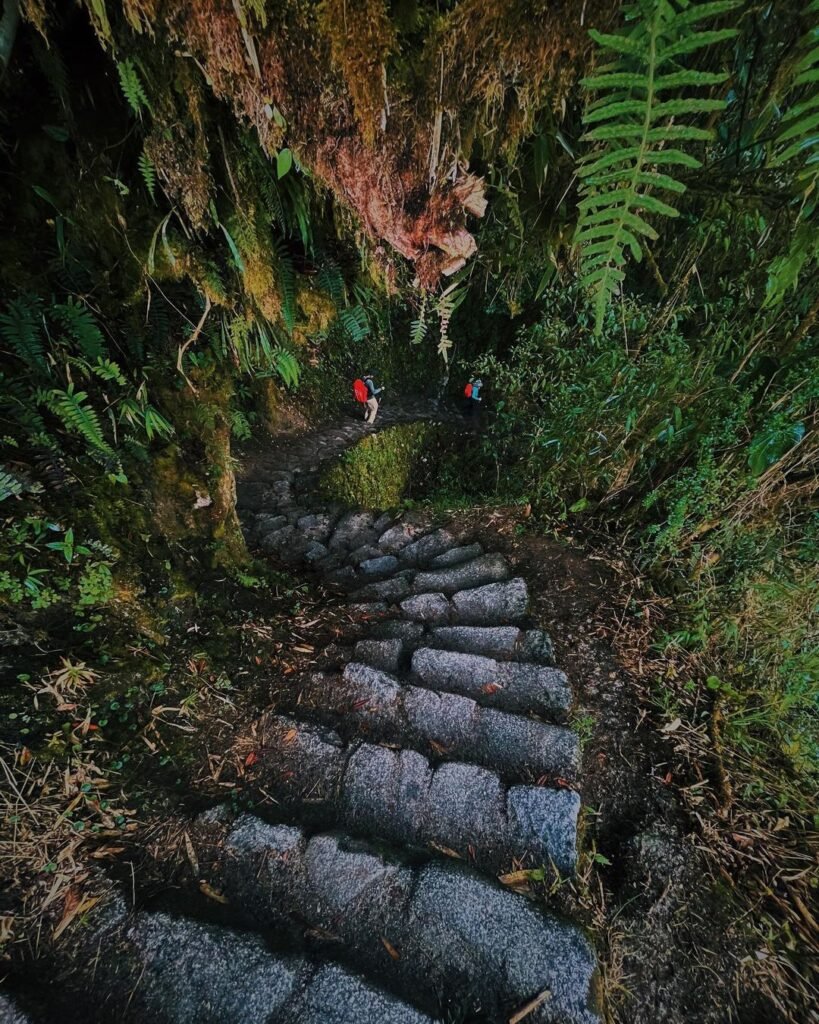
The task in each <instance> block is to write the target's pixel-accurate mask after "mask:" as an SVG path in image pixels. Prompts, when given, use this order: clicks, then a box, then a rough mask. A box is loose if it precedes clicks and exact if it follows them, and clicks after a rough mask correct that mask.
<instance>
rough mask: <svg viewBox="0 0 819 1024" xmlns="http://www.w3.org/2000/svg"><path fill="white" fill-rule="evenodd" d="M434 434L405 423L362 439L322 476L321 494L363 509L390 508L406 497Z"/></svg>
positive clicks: (422, 426) (424, 426)
mask: <svg viewBox="0 0 819 1024" xmlns="http://www.w3.org/2000/svg"><path fill="white" fill-rule="evenodd" d="M436 432H437V428H436V427H435V426H434V425H433V424H430V423H407V424H403V425H401V426H398V427H391V428H390V429H388V430H384V431H382V433H380V434H373V435H372V436H371V437H367V438H365V439H364V440H363V441H361V442H360V443H359V444H357V445H356V446H355V448H352V449H350V451H348V452H345V454H344V455H343V456H342V458H341V460H340V461H339V462H338V463H337V464H336V465H335V466H333V467H332V468H331V469H329V470H328V471H327V472H326V473H325V474H324V475H323V477H322V479H321V482H320V485H319V486H320V490H321V493H322V494H323V495H324V496H325V497H328V498H331V499H335V500H339V501H344V502H347V503H349V504H351V505H361V506H363V507H364V508H379V509H381V508H394V507H395V506H396V505H398V504H400V502H401V501H402V499H403V498H405V497H407V495H408V494H409V491H410V487H411V485H412V481H413V478H414V476H415V475H416V474H417V472H418V470H419V468H420V467H421V465H422V463H423V460H424V458H425V453H426V452H427V450H428V447H429V444H430V442H431V440H432V438H433V436H434V435H435V433H436Z"/></svg>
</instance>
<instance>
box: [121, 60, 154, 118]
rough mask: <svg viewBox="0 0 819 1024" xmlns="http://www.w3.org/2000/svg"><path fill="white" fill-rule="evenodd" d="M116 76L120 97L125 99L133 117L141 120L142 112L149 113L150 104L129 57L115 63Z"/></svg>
mask: <svg viewBox="0 0 819 1024" xmlns="http://www.w3.org/2000/svg"><path fill="white" fill-rule="evenodd" d="M117 74H118V75H119V84H120V88H121V89H122V95H123V96H124V97H125V99H126V101H127V103H128V106H129V107H130V108H131V110H132V111H133V113H134V115H135V116H136V117H138V118H139V119H140V120H142V111H143V110H148V111H150V109H151V104H150V103H149V102H148V97H147V95H146V93H145V89H144V87H143V85H142V82H141V81H140V78H139V74H138V72H137V69H136V68H135V67H134V62H133V61H132V60H131V58H130V57H128V58H126V59H125V60H120V61H117Z"/></svg>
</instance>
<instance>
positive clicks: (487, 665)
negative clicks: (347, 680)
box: [412, 647, 571, 719]
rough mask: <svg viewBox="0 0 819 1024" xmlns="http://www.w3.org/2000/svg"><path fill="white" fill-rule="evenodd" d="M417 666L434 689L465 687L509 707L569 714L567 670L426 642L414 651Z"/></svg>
mask: <svg viewBox="0 0 819 1024" xmlns="http://www.w3.org/2000/svg"><path fill="white" fill-rule="evenodd" d="M412 671H413V673H414V674H415V675H416V676H417V677H418V678H419V679H420V680H421V681H422V682H423V683H424V685H425V686H429V687H430V688H432V689H433V690H448V691H449V692H451V693H460V694H463V696H465V697H472V698H473V700H476V701H477V702H478V703H479V704H486V705H487V706H489V707H497V708H501V709H502V710H504V711H523V712H529V711H534V712H536V713H537V714H541V715H546V716H550V717H552V718H558V719H565V716H566V712H567V711H568V708H569V704H570V703H571V690H570V688H569V681H568V679H567V678H566V675H565V673H564V672H561V671H560V669H556V668H548V667H546V666H544V665H532V664H528V663H525V662H514V661H497V660H496V659H495V658H486V657H484V656H483V655H480V654H461V653H460V652H458V651H442V650H435V649H433V648H429V647H421V648H419V649H418V650H417V651H415V653H414V654H413V656H412Z"/></svg>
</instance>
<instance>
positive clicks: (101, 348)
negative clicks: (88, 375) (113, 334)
mask: <svg viewBox="0 0 819 1024" xmlns="http://www.w3.org/2000/svg"><path fill="white" fill-rule="evenodd" d="M53 315H54V319H55V320H56V321H57V322H58V323H59V324H60V326H61V327H62V328H63V330H64V331H65V332H66V334H67V335H68V336H69V337H70V338H71V340H72V341H73V342H74V344H75V345H76V347H77V348H78V349H79V351H80V353H81V354H82V355H83V356H85V358H86V359H93V360H97V359H102V358H103V356H104V355H105V338H104V337H103V336H102V331H101V330H100V329H99V327H98V326H97V321H96V320H95V319H94V317H93V315H92V314H91V312H90V311H89V310H88V308H87V307H86V306H84V305H83V304H82V303H81V302H80V301H79V300H74V299H69V300H68V302H66V303H63V304H61V305H58V306H54V307H53Z"/></svg>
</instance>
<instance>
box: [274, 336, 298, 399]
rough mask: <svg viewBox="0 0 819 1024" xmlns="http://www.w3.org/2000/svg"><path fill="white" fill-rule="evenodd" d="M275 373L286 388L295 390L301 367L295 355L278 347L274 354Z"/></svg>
mask: <svg viewBox="0 0 819 1024" xmlns="http://www.w3.org/2000/svg"><path fill="white" fill-rule="evenodd" d="M274 358H275V364H274V365H275V367H276V372H277V373H278V375H279V376H280V377H281V379H282V380H283V381H284V383H285V386H286V387H288V388H295V387H298V385H299V379H300V377H301V367H300V366H299V362H298V360H297V359H296V357H295V355H293V353H292V352H291V351H290V350H289V349H286V348H284V347H283V346H281V345H279V346H278V347H277V348H276V350H275V353H274Z"/></svg>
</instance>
